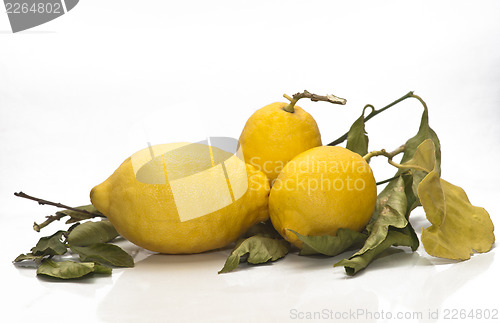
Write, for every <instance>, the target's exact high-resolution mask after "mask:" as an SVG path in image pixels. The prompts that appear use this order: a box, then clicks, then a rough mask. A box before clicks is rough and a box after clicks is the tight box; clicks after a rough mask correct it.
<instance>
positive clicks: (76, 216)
mask: <svg viewBox="0 0 500 323" xmlns="http://www.w3.org/2000/svg"><path fill="white" fill-rule="evenodd" d="M75 209H79V210H84V211H87V212H90V213H93V214H100V215H102V213H101V212H99V211H98V210H97V209H96V208H95V207H94V206H93V205H92V204H89V205H82V206H78V207H76V208H75ZM58 214H64V215H69V216H70V218H69V220H67V221H66V223H67V224H68V223H74V222H78V221H83V220H87V219H91V218H94V217H95V216H94V215H92V214H85V213H82V212H77V211H73V210H63V211H58V212H56V215H58ZM103 216H104V215H103Z"/></svg>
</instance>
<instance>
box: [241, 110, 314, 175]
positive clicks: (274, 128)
mask: <svg viewBox="0 0 500 323" xmlns="http://www.w3.org/2000/svg"><path fill="white" fill-rule="evenodd" d="M285 108H286V109H288V110H289V111H286V110H285ZM240 144H241V147H242V148H243V154H244V156H245V161H246V162H247V163H249V164H250V165H253V166H255V167H256V168H257V169H259V170H261V171H263V172H264V173H265V174H266V175H267V177H268V178H269V180H270V181H271V183H272V182H273V181H274V180H275V179H276V178H277V177H278V174H279V173H280V172H281V170H282V169H283V167H284V166H285V165H286V163H288V162H289V161H290V160H291V159H292V158H293V157H295V156H296V155H298V154H299V153H301V152H303V151H306V150H308V149H310V148H313V147H317V146H321V134H320V132H319V129H318V125H317V124H316V121H315V120H314V119H313V117H312V116H311V115H310V114H309V113H307V112H306V111H304V110H303V109H302V108H300V107H298V106H296V105H295V106H294V105H292V106H291V108H290V103H283V102H276V103H272V104H269V105H267V106H265V107H263V108H261V109H259V110H257V111H256V112H255V113H254V114H253V115H252V116H250V118H249V119H248V121H247V122H246V124H245V127H244V128H243V131H242V133H241V136H240Z"/></svg>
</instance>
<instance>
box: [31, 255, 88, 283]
mask: <svg viewBox="0 0 500 323" xmlns="http://www.w3.org/2000/svg"><path fill="white" fill-rule="evenodd" d="M94 266H95V265H94V263H93V262H89V263H81V262H74V261H70V260H67V261H61V262H55V261H52V260H49V259H45V260H44V261H42V264H41V265H40V266H39V267H38V269H37V271H36V274H37V275H45V276H50V277H55V278H60V279H75V278H80V277H83V276H85V275H87V274H90V273H91V272H93V271H94Z"/></svg>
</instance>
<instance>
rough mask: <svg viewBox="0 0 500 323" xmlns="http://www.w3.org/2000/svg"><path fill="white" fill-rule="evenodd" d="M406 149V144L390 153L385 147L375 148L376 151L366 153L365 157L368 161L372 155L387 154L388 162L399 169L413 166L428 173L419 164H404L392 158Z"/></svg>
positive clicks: (412, 167)
mask: <svg viewBox="0 0 500 323" xmlns="http://www.w3.org/2000/svg"><path fill="white" fill-rule="evenodd" d="M404 151H405V145H401V146H400V147H399V148H398V149H396V150H394V151H392V152H390V153H389V152H387V151H386V150H385V149H382V150H374V151H371V152H369V153H368V154H366V155H364V156H363V159H364V160H366V162H369V161H370V159H371V158H372V157H375V156H385V157H387V162H388V163H389V164H391V165H392V166H394V167H396V168H398V169H410V168H411V169H416V170H421V171H424V172H426V173H427V172H428V171H427V170H426V169H425V168H423V167H420V166H418V165H411V164H404V165H403V164H399V163H396V162H394V161H393V160H392V159H393V158H394V157H395V156H397V155H399V154H400V153H402V152H404Z"/></svg>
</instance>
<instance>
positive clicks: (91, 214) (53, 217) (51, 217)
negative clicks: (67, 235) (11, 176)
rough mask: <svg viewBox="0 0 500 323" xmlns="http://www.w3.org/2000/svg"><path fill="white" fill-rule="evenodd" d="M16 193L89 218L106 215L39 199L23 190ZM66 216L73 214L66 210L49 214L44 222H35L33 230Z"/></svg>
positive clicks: (41, 203) (38, 229)
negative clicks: (67, 211)
mask: <svg viewBox="0 0 500 323" xmlns="http://www.w3.org/2000/svg"><path fill="white" fill-rule="evenodd" d="M14 195H15V196H18V197H22V198H25V199H28V200H32V201H35V202H38V204H40V205H52V206H55V207H58V208H62V209H66V210H70V211H73V212H77V213H81V214H85V215H86V216H88V217H89V218H96V217H104V215H102V214H101V213H95V212H89V211H87V210H82V209H79V208H74V207H71V206H67V205H64V204H61V203H54V202H51V201H47V200H43V199H39V198H37V197H33V196H30V195H28V194H25V193H23V192H19V193H14ZM65 216H71V215H70V214H66V213H64V212H56V215H49V216H47V217H46V218H47V220H45V221H44V222H42V223H40V224H37V223H36V222H35V223H34V224H33V230H35V231H37V232H40V229H42V228H44V227H46V226H47V225H49V224H51V223H52V222H54V221H59V220H60V219H61V218H63V217H65Z"/></svg>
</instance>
